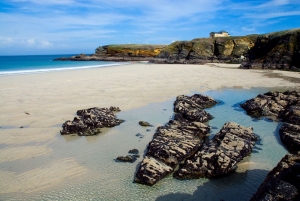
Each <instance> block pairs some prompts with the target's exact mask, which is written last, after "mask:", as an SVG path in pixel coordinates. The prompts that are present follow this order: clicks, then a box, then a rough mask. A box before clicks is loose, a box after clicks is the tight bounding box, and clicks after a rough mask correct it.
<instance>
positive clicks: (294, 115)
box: [281, 97, 300, 125]
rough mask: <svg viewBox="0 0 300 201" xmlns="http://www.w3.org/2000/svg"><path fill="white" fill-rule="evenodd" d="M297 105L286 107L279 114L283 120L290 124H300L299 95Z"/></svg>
mask: <svg viewBox="0 0 300 201" xmlns="http://www.w3.org/2000/svg"><path fill="white" fill-rule="evenodd" d="M298 99H299V101H298V103H297V105H294V106H291V107H290V108H288V109H286V110H285V112H284V113H283V114H282V115H281V117H282V119H283V121H286V122H288V123H291V124H296V125H300V97H298Z"/></svg>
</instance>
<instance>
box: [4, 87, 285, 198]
mask: <svg viewBox="0 0 300 201" xmlns="http://www.w3.org/2000/svg"><path fill="white" fill-rule="evenodd" d="M269 90H275V89H261V88H259V89H248V90H246V89H222V90H214V91H207V92H205V93H204V94H206V95H209V96H211V97H213V98H214V99H217V100H220V101H221V103H220V104H218V105H216V106H214V107H213V108H209V109H207V111H208V112H209V113H211V114H212V115H213V116H214V117H215V118H214V119H213V120H211V121H210V122H209V125H210V126H211V127H212V131H211V135H210V136H209V137H208V138H211V137H212V136H213V135H214V134H215V133H217V132H218V131H219V130H220V128H221V127H222V126H223V125H224V123H226V122H228V121H233V122H236V123H238V124H241V125H243V126H248V127H249V126H252V127H253V128H254V132H255V133H256V134H258V135H259V136H260V140H259V141H258V142H257V143H256V145H255V147H254V149H253V152H252V154H251V155H250V156H248V157H246V158H245V159H244V160H243V161H242V162H241V163H240V164H239V165H238V166H239V168H238V170H237V172H236V173H234V174H231V175H229V176H226V177H223V178H218V179H205V178H203V179H196V180H184V181H181V180H177V179H174V178H173V177H172V175H169V176H167V177H166V178H164V179H163V180H161V181H160V182H159V183H157V184H156V185H155V186H152V187H150V186H144V185H140V184H136V183H134V182H133V179H134V175H135V172H136V169H137V167H138V165H139V163H140V162H141V160H142V158H143V154H144V153H145V151H146V148H147V144H148V143H149V142H150V141H151V139H152V137H153V134H154V132H155V129H156V127H158V126H161V125H164V124H165V123H167V122H168V121H169V120H170V119H171V118H172V116H173V102H174V100H175V97H174V99H172V100H169V101H166V102H163V103H152V104H149V105H147V106H145V107H141V108H136V109H133V110H129V111H121V112H119V113H117V116H118V118H120V119H124V120H125V122H124V123H122V124H121V125H120V126H117V127H114V128H109V129H104V130H103V133H101V134H100V135H98V136H90V137H78V136H74V135H73V136H61V135H60V134H59V129H60V128H58V127H57V126H54V127H51V128H48V129H44V130H41V131H40V132H49V133H50V132H52V133H54V137H53V139H51V140H49V139H48V138H47V140H44V141H43V140H41V141H37V142H30V143H27V144H26V143H25V144H24V145H22V146H23V147H24V146H36V147H37V148H39V149H43V150H44V149H45V150H47V152H46V153H45V154H42V155H39V154H37V155H36V157H33V158H20V157H21V156H20V157H15V158H16V159H15V160H13V159H11V158H10V159H9V160H5V158H4V159H2V160H1V161H0V168H1V169H0V171H1V174H0V175H2V176H1V177H2V178H1V184H0V193H1V194H0V200H159V201H164V200H173V201H175V200H220V199H223V200H236V199H237V198H238V200H240V201H243V200H249V199H250V198H251V197H252V195H253V194H254V193H255V192H256V190H257V188H258V187H259V185H260V184H261V183H262V182H263V180H264V179H265V177H266V175H267V174H268V172H269V171H270V170H271V169H272V168H273V167H274V166H276V164H277V163H278V162H279V161H280V159H281V158H282V157H283V156H284V155H285V154H286V153H287V151H286V149H285V148H284V147H283V146H282V144H281V142H280V139H279V136H278V129H279V127H280V122H275V121H272V120H269V119H267V118H262V119H259V120H257V119H253V118H251V117H249V116H248V115H246V113H245V111H244V110H243V109H242V108H241V107H240V106H239V104H240V103H242V102H243V101H245V100H247V99H250V98H253V97H255V96H257V95H258V94H259V93H265V92H267V91H269ZM194 93H197V92H196V91H195V92H194ZM178 95H179V94H178ZM190 95H191V94H190ZM78 109H81V108H78ZM121 109H122V108H121ZM140 120H144V121H148V122H150V123H151V124H153V125H154V127H150V128H149V127H148V128H145V127H141V126H139V125H138V122H139V121H140ZM14 129H16V128H11V129H5V131H6V132H12V133H13V132H14ZM30 129H31V128H30V127H29V128H24V133H25V134H24V135H26V132H28V133H30ZM146 129H150V131H147V130H146ZM9 130H11V131H9ZM137 133H140V136H143V137H139V136H136V134H137ZM45 139H46V138H45ZM18 146H20V145H18V144H17V145H11V146H2V147H4V148H5V149H6V148H12V147H13V148H14V150H15V149H17V147H18ZM2 147H0V148H2ZM133 148H136V149H138V150H139V151H140V155H141V157H140V158H139V159H138V160H137V161H136V162H134V163H117V162H115V161H114V159H115V158H116V157H117V156H121V155H123V156H126V155H127V154H128V151H129V150H130V149H133ZM20 149H21V148H20ZM0 151H1V150H0ZM34 151H35V150H32V152H33V153H34ZM3 181H5V182H3Z"/></svg>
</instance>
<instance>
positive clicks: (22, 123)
mask: <svg viewBox="0 0 300 201" xmlns="http://www.w3.org/2000/svg"><path fill="white" fill-rule="evenodd" d="M267 74H270V76H268V75H267ZM275 75H276V76H275ZM299 79H300V73H297V72H285V71H262V70H242V69H237V68H236V66H234V65H231V66H230V65H229V67H228V68H227V67H226V65H159V64H147V63H136V64H131V65H124V66H116V67H108V68H98V69H84V70H69V71H61V72H48V73H40V74H28V75H15V76H6V77H0V94H1V95H0V96H1V98H0V105H1V107H0V126H1V128H0V153H1V154H0V168H1V169H0V178H1V185H0V194H1V193H2V194H3V193H4V194H5V193H16V192H18V193H20V192H23V193H30V192H35V191H40V190H45V189H48V188H52V187H53V186H55V185H57V184H59V183H61V182H66V181H68V179H70V178H76V177H80V176H82V175H84V174H87V172H88V170H87V169H86V167H85V166H84V165H83V164H82V163H80V164H79V163H78V162H77V161H76V160H75V159H74V158H73V157H72V156H70V157H66V158H64V159H55V160H54V159H53V160H48V159H49V158H50V156H51V153H52V152H53V147H52V146H49V144H51V143H53V142H54V141H58V139H57V138H58V136H60V134H59V130H60V129H61V124H62V123H64V122H65V121H66V120H69V119H73V118H74V115H75V112H76V111H77V110H78V109H84V108H89V107H96V106H97V107H109V106H118V107H120V108H121V109H122V110H125V111H126V110H131V109H134V108H138V107H141V106H145V105H148V104H149V103H153V102H162V101H166V100H170V99H171V98H174V97H176V96H177V95H181V94H189V93H192V92H193V91H198V92H204V91H207V90H215V89H222V88H245V89H249V88H252V87H264V88H268V87H280V88H285V89H295V88H297V87H298V88H299V86H300V84H299V82H298V80H299ZM20 127H23V128H20ZM111 135H112V134H111ZM66 140H68V139H67V138H66ZM59 143H61V144H63V143H65V142H59ZM63 151H64V150H61V152H63ZM34 157H40V158H42V159H41V160H40V162H39V163H36V164H31V165H29V164H28V163H30V161H29V160H31V159H32V158H34ZM43 157H44V158H43ZM46 157H47V159H46ZM22 163H24V168H23V169H22V168H18V167H14V164H22ZM27 166H28V167H27ZM245 166H246V164H245Z"/></svg>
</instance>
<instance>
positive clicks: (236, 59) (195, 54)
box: [154, 36, 256, 64]
mask: <svg viewBox="0 0 300 201" xmlns="http://www.w3.org/2000/svg"><path fill="white" fill-rule="evenodd" d="M255 41H256V36H244V37H222V38H199V39H194V40H191V41H177V42H174V43H172V44H170V45H168V46H166V47H165V48H163V49H162V50H161V53H160V54H159V55H158V56H157V58H159V59H157V60H155V61H154V62H156V63H199V64H201V63H208V62H222V63H223V62H224V63H241V62H242V59H241V56H244V55H245V54H247V52H248V51H249V49H251V48H252V47H253V46H254V44H255Z"/></svg>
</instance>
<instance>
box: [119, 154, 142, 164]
mask: <svg viewBox="0 0 300 201" xmlns="http://www.w3.org/2000/svg"><path fill="white" fill-rule="evenodd" d="M139 157H140V156H139V155H127V156H118V157H117V158H116V161H117V162H129V163H133V162H135V161H136V159H137V158H139Z"/></svg>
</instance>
